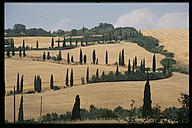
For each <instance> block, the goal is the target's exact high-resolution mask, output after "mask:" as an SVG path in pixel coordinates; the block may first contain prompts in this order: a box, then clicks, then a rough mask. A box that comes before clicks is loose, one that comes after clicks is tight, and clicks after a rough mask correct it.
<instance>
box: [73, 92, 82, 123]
mask: <svg viewBox="0 0 192 128" xmlns="http://www.w3.org/2000/svg"><path fill="white" fill-rule="evenodd" d="M80 118H81V115H80V98H79V95H77V96H76V98H75V103H74V106H73V109H72V116H71V120H77V119H80Z"/></svg>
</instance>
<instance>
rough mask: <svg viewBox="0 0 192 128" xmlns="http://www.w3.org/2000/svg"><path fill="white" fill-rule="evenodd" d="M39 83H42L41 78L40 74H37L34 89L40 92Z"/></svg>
mask: <svg viewBox="0 0 192 128" xmlns="http://www.w3.org/2000/svg"><path fill="white" fill-rule="evenodd" d="M41 85H42V83H41V78H40V76H39V75H38V76H37V79H36V91H38V93H39V92H41Z"/></svg>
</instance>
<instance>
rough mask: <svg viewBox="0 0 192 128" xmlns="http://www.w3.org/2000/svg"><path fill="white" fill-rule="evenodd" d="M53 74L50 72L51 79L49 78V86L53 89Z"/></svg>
mask: <svg viewBox="0 0 192 128" xmlns="http://www.w3.org/2000/svg"><path fill="white" fill-rule="evenodd" d="M53 86H54V84H53V74H51V79H50V88H51V89H53Z"/></svg>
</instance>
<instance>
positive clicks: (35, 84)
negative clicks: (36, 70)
mask: <svg viewBox="0 0 192 128" xmlns="http://www.w3.org/2000/svg"><path fill="white" fill-rule="evenodd" d="M34 90H35V91H37V77H36V75H35V78H34Z"/></svg>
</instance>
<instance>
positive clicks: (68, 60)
mask: <svg viewBox="0 0 192 128" xmlns="http://www.w3.org/2000/svg"><path fill="white" fill-rule="evenodd" d="M67 63H68V64H69V63H70V57H69V53H67Z"/></svg>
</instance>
